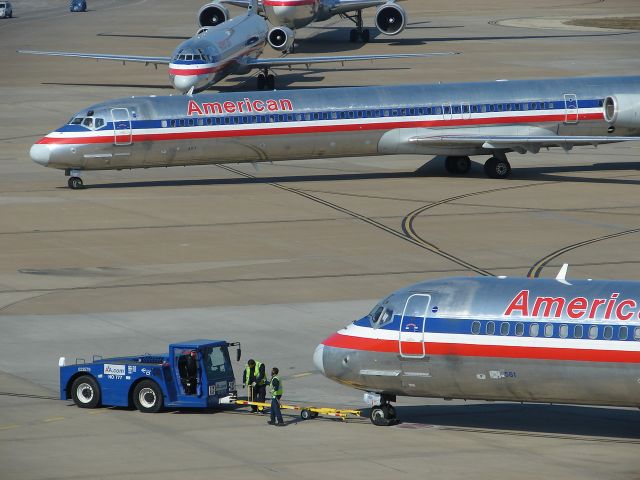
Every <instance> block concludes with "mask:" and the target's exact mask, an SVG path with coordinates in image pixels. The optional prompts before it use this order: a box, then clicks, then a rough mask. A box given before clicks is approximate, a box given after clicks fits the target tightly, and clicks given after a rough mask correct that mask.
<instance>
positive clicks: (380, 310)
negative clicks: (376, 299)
mask: <svg viewBox="0 0 640 480" xmlns="http://www.w3.org/2000/svg"><path fill="white" fill-rule="evenodd" d="M369 319H370V320H371V324H372V325H373V327H374V328H380V327H382V326H384V325H387V324H388V323H391V321H392V320H393V304H392V303H391V298H387V299H386V300H383V301H382V303H379V304H378V305H376V306H375V307H374V308H373V310H372V311H371V313H370V314H369Z"/></svg>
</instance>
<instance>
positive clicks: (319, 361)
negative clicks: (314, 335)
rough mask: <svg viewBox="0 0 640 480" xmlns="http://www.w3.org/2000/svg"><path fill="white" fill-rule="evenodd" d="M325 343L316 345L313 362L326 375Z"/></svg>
mask: <svg viewBox="0 0 640 480" xmlns="http://www.w3.org/2000/svg"><path fill="white" fill-rule="evenodd" d="M323 357H324V345H323V344H320V345H318V346H317V347H316V350H315V352H313V364H314V365H315V366H316V368H317V369H318V370H320V372H322V374H323V375H324V360H323Z"/></svg>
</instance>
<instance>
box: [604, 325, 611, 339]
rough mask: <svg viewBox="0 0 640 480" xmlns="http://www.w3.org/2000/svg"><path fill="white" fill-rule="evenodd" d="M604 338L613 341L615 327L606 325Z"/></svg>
mask: <svg viewBox="0 0 640 480" xmlns="http://www.w3.org/2000/svg"><path fill="white" fill-rule="evenodd" d="M602 336H603V337H604V339H605V340H611V339H612V338H613V327H612V326H611V325H606V326H605V327H604V331H603V332H602Z"/></svg>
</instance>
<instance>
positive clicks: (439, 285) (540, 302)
mask: <svg viewBox="0 0 640 480" xmlns="http://www.w3.org/2000/svg"><path fill="white" fill-rule="evenodd" d="M639 317H640V283H638V282H626V281H625V282H622V281H575V282H574V281H571V282H570V284H564V283H560V282H558V281H556V280H543V279H535V280H532V279H517V278H514V279H511V278H491V277H479V278H468V277H465V278H462V277H454V278H445V279H442V280H432V281H425V282H422V283H418V284H415V285H411V286H409V287H406V288H404V289H402V290H399V291H397V292H395V293H394V294H393V295H391V296H390V297H388V298H387V299H385V300H383V301H382V302H381V303H380V304H378V305H377V306H376V307H375V308H374V309H373V311H372V312H371V314H370V315H368V316H366V317H364V318H362V319H360V320H357V321H355V322H353V323H352V324H351V325H349V326H348V327H346V328H345V329H343V330H340V331H339V332H337V333H335V334H334V335H332V336H330V337H329V338H327V339H326V340H324V342H323V343H322V344H321V345H319V346H318V348H317V349H316V352H315V355H314V362H315V364H316V366H317V367H318V368H319V369H320V370H321V371H322V372H323V373H324V375H325V376H327V377H328V378H330V379H332V380H335V381H337V382H340V383H343V384H346V385H348V386H351V387H354V388H357V389H360V390H364V391H368V392H377V393H379V394H383V395H387V396H388V397H392V396H395V395H404V396H415V397H439V398H461V399H475V400H505V401H518V402H552V403H574V404H585V405H615V406H631V407H638V406H640V318H639Z"/></svg>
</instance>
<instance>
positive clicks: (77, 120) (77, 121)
mask: <svg viewBox="0 0 640 480" xmlns="http://www.w3.org/2000/svg"><path fill="white" fill-rule="evenodd" d="M83 120H84V118H82V117H75V118H72V119H71V121H70V122H69V124H70V125H82V121H83Z"/></svg>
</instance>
